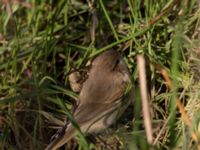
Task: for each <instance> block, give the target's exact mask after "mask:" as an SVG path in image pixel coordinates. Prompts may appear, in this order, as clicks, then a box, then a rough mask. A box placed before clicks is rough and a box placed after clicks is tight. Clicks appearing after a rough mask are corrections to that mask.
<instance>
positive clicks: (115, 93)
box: [46, 50, 133, 150]
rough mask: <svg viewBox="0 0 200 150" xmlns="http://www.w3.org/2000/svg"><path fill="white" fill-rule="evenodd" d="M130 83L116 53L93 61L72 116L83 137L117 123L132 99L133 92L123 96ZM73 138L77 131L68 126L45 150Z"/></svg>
mask: <svg viewBox="0 0 200 150" xmlns="http://www.w3.org/2000/svg"><path fill="white" fill-rule="evenodd" d="M130 83H131V80H130V73H129V70H128V68H127V66H126V65H125V63H124V61H123V58H122V57H121V56H120V54H119V53H118V52H116V51H114V50H110V51H107V52H104V53H103V54H101V55H99V56H98V57H96V58H95V59H94V60H93V62H92V66H91V69H90V71H89V75H88V78H87V80H86V81H85V82H84V83H83V87H82V89H81V91H80V94H79V103H78V106H77V108H76V110H75V112H74V114H73V116H74V118H75V120H76V122H77V123H78V125H79V126H80V129H81V131H82V132H83V133H84V134H87V133H90V134H94V133H99V132H101V131H102V130H104V129H106V128H108V127H109V126H110V125H112V124H113V123H115V122H116V120H117V119H118V118H119V117H120V115H121V114H122V113H123V112H124V110H125V109H126V107H127V106H128V104H129V103H130V99H131V98H132V97H133V93H132V92H133V91H132V90H131V92H130V94H129V96H128V97H127V98H125V99H124V97H123V96H124V94H125V92H126V89H127V87H128V85H129V84H130ZM75 135H76V129H75V128H74V127H73V125H72V124H69V125H68V127H67V128H66V130H65V133H64V135H60V136H58V137H56V138H55V139H54V140H53V141H52V142H51V143H50V144H49V145H48V147H47V148H46V150H55V149H57V148H59V147H61V146H62V145H64V144H65V143H67V142H68V141H69V140H70V139H72V138H73V137H74V136H75Z"/></svg>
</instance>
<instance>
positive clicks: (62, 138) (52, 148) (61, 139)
mask: <svg viewBox="0 0 200 150" xmlns="http://www.w3.org/2000/svg"><path fill="white" fill-rule="evenodd" d="M75 132H76V131H75V129H74V128H67V130H66V131H65V133H64V134H63V135H58V136H57V137H55V139H54V140H53V141H52V142H51V143H50V144H49V145H48V146H47V147H46V148H45V150H56V149H58V148H59V147H61V146H62V145H64V144H65V143H67V142H68V141H69V140H71V139H72V138H73V137H74V136H75Z"/></svg>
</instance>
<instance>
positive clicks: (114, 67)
mask: <svg viewBox="0 0 200 150" xmlns="http://www.w3.org/2000/svg"><path fill="white" fill-rule="evenodd" d="M119 62H120V60H119V59H117V60H116V62H115V64H114V66H113V69H112V70H115V69H116V67H117V66H118V64H119Z"/></svg>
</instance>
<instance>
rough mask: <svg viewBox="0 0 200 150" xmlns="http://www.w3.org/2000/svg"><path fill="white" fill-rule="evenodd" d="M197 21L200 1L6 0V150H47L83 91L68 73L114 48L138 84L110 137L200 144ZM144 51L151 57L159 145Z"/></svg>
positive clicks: (0, 99) (2, 134)
mask: <svg viewBox="0 0 200 150" xmlns="http://www.w3.org/2000/svg"><path fill="white" fill-rule="evenodd" d="M199 18H200V3H199V1H198V0H190V1H188V0H182V1H178V0H168V1H167V0H162V1H156V0H127V1H122V0H113V1H106V0H98V1H93V0H91V1H90V0H87V1H81V0H59V1H56V0H48V1H46V0H26V1H23V0H2V1H0V27H1V28H0V149H9V150H10V149H11V150H12V149H44V147H45V146H46V145H47V144H48V143H49V141H50V138H51V136H52V135H53V134H54V133H55V132H56V130H55V127H58V126H59V125H63V120H64V118H65V117H66V116H68V115H69V110H70V109H71V107H72V105H73V104H74V103H75V101H76V98H77V95H78V94H77V93H75V92H73V91H72V90H71V89H70V86H69V81H68V75H69V74H70V72H71V71H72V70H73V69H77V70H80V69H84V68H85V65H86V63H87V61H88V60H92V58H94V57H95V56H96V55H97V54H99V53H101V52H102V51H106V50H108V49H111V48H114V49H116V50H118V51H120V52H121V53H122V54H123V56H124V59H125V60H126V63H127V64H128V67H129V69H130V71H131V74H132V80H133V83H134V86H135V99H134V102H135V103H134V105H133V109H132V108H131V109H128V110H127V112H126V114H128V115H126V117H125V119H123V121H122V123H121V124H122V125H121V126H120V128H117V129H115V132H114V133H113V134H112V137H114V138H115V139H117V144H116V146H118V147H119V149H131V150H132V149H149V148H150V147H152V148H153V149H185V150H188V149H200V146H199V145H198V144H199V143H200V124H199V121H200V92H199V91H200V71H199V67H200V61H199V60H200V59H199V58H200V47H199V46H200V45H199V43H200V42H199V38H200V33H199V28H200V19H199ZM138 54H142V55H143V56H145V60H146V76H147V86H148V96H149V97H148V98H149V103H150V114H151V123H152V129H153V143H148V142H147V138H146V137H147V135H146V132H145V126H144V125H143V124H144V123H143V118H144V115H143V113H142V111H141V109H142V104H141V98H140V90H139V87H140V83H139V82H138V77H139V76H138V68H137V63H138V62H137V61H136V57H137V55H138ZM133 114H134V115H133ZM127 126H128V129H127ZM77 139H78V142H77V143H78V145H77V147H78V148H79V149H84V148H85V145H84V142H83V140H82V138H81V137H80V138H77ZM88 141H90V140H88ZM88 143H89V147H90V148H92V147H93V148H94V149H98V147H99V145H98V144H93V143H92V142H88ZM95 145H96V146H95Z"/></svg>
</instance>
